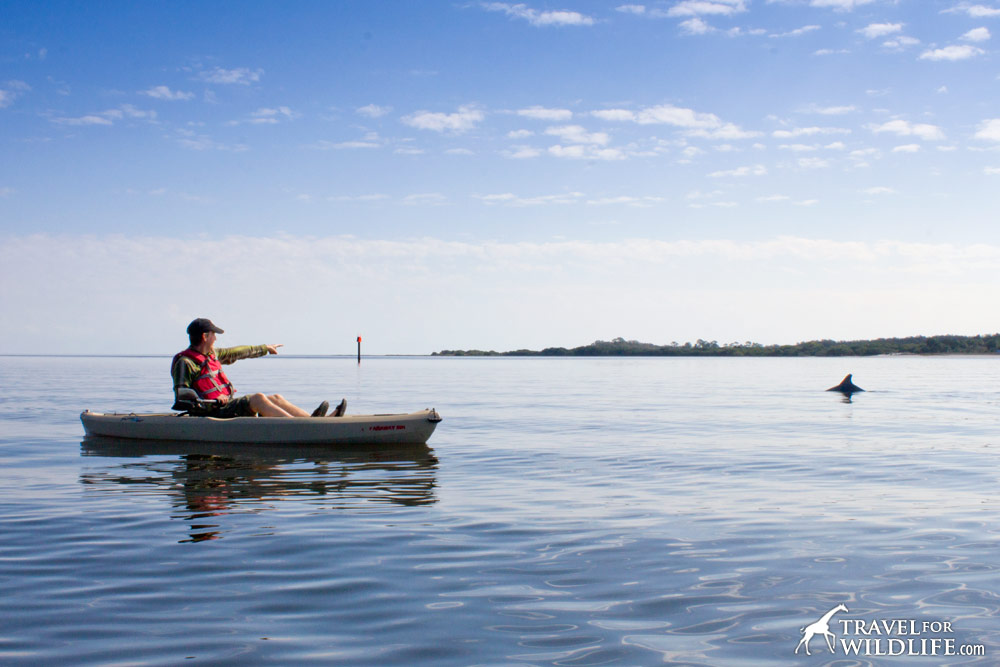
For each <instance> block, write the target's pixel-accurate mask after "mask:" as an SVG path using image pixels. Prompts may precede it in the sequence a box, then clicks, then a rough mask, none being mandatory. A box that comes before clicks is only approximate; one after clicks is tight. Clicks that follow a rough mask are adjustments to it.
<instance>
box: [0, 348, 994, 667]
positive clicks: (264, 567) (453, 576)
mask: <svg viewBox="0 0 1000 667" xmlns="http://www.w3.org/2000/svg"><path fill="white" fill-rule="evenodd" d="M168 365H169V360H168V359H163V358H156V359H153V358H123V359H108V358H101V359H94V358H18V357H6V358H3V357H0V386H2V387H3V388H4V391H3V395H2V397H0V456H2V460H3V466H2V468H0V591H2V594H0V662H2V663H5V664H32V665H37V664H83V665H86V664H101V665H108V664H147V665H175V664H180V663H181V662H184V661H187V662H190V663H202V664H227V663H228V664H237V663H239V664H280V665H287V664H300V663H302V664H307V663H315V664H343V665H414V664H427V665H472V664H492V665H497V664H504V665H655V664H663V663H670V664H699V665H769V664H775V665H784V664H809V665H818V664H838V665H857V664H888V663H892V664H911V663H912V664H934V665H937V664H971V663H976V664H996V663H997V662H1000V569H998V568H1000V529H998V510H1000V488H998V484H997V482H998V470H1000V386H998V384H997V379H998V377H1000V359H994V358H906V357H898V358H878V359H846V360H845V359H819V360H817V359H789V360H777V359H627V360H619V359H436V358H384V359H382V358H380V359H366V360H365V361H364V363H363V364H362V365H361V366H360V367H358V365H357V364H356V362H354V361H353V360H350V359H296V358H287V357H286V358H282V357H277V358H269V359H262V360H253V361H243V362H240V363H239V364H237V365H236V366H235V367H233V369H232V373H231V374H230V375H231V377H232V378H233V380H234V382H235V383H236V384H237V386H238V387H239V388H240V389H242V390H245V391H250V390H254V391H257V390H263V391H281V392H282V393H284V394H285V395H286V396H287V397H288V398H290V399H292V400H293V401H296V402H298V403H300V404H302V405H303V406H304V407H307V408H308V409H310V410H311V409H312V408H313V407H314V406H315V404H316V403H318V402H319V400H320V399H324V398H325V399H329V400H330V401H331V403H335V402H336V401H337V400H339V399H340V398H341V397H342V396H344V397H346V398H347V399H348V403H349V412H387V411H411V410H416V409H421V408H425V407H436V408H437V409H438V410H439V411H440V412H441V414H442V416H443V417H444V421H443V422H442V423H441V424H440V425H439V426H438V430H437V432H436V433H435V434H434V436H433V437H432V438H431V441H430V443H429V446H428V447H423V448H407V449H404V450H399V451H345V452H337V451H322V450H315V449H310V450H302V449H294V448H274V447H271V448H266V449H260V448H258V449H252V448H249V447H248V448H232V447H230V448H228V449H219V448H217V449H212V448H206V447H198V446H196V445H191V446H189V447H177V446H174V447H157V446H153V445H142V444H139V445H134V444H133V445H128V444H125V443H115V442H106V441H102V442H89V441H87V442H85V441H84V440H83V430H82V427H81V425H80V422H79V417H78V415H79V413H80V412H81V411H82V410H83V409H85V408H89V409H92V410H115V409H118V410H136V411H142V410H155V409H163V407H164V406H167V405H169V403H170V395H169V394H170V392H169V377H168V369H167V366H168ZM848 372H853V373H854V374H855V377H854V379H855V382H856V383H857V384H859V385H861V386H862V387H865V388H866V389H868V390H869V391H868V392H866V393H863V394H859V395H856V396H855V397H854V400H853V401H852V402H850V403H847V402H844V401H843V400H842V399H841V397H840V396H838V395H835V394H831V393H826V392H824V391H822V389H824V388H825V387H828V386H831V385H833V384H836V383H837V382H839V381H840V379H841V378H842V377H843V375H845V374H846V373H848ZM112 385H113V386H112ZM841 603H842V604H844V605H845V606H846V607H847V608H848V610H849V611H848V612H840V613H839V614H838V615H836V616H835V617H834V618H833V620H832V621H831V624H830V630H831V631H832V632H833V633H834V634H835V635H836V638H837V640H838V641H839V640H840V639H841V638H844V637H846V636H847V635H848V632H847V630H845V629H844V628H843V627H842V625H840V624H839V623H836V621H838V620H839V619H861V620H862V621H864V622H865V623H871V622H873V621H875V620H885V619H912V620H914V621H915V622H918V623H919V622H924V621H927V622H949V623H951V627H950V628H949V629H950V630H951V632H944V631H938V632H936V633H935V632H930V631H925V632H922V634H921V635H920V638H921V639H934V638H937V639H941V640H944V639H947V638H951V639H952V641H954V642H955V645H956V646H967V645H968V646H972V647H977V646H981V647H982V651H983V652H984V653H985V657H979V658H969V657H962V656H957V655H956V656H953V657H942V656H941V655H938V656H935V657H920V656H919V655H918V656H903V657H895V658H892V657H881V656H878V655H875V654H877V652H878V649H877V647H876V648H874V649H873V648H872V647H871V646H870V645H869V650H868V653H867V654H863V655H860V656H848V655H845V653H844V651H843V649H842V647H841V646H840V645H835V648H836V649H837V652H836V653H835V654H832V655H831V653H830V652H829V650H828V648H827V646H826V645H825V643H824V639H823V636H822V635H817V636H816V637H815V638H814V639H812V640H811V641H810V643H809V645H808V646H809V647H810V648H811V652H812V656H811V657H806V656H805V655H804V653H803V652H802V651H800V653H799V654H798V655H795V654H794V650H795V648H796V645H797V644H798V643H799V642H800V640H801V639H802V638H803V631H802V629H803V628H804V627H805V626H807V625H809V624H811V623H813V622H814V621H816V620H817V619H819V618H820V616H821V615H822V614H824V612H826V611H828V610H831V609H833V608H834V607H835V606H836V605H837V604H841ZM855 629H856V626H855ZM932 629H933V628H932ZM938 629H939V630H940V628H938ZM852 636H853V637H855V638H860V637H861V635H859V634H858V633H857V632H855V633H854V634H853V635H852ZM869 636H874V635H869ZM922 655H923V654H922Z"/></svg>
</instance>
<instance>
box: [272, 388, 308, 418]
mask: <svg viewBox="0 0 1000 667" xmlns="http://www.w3.org/2000/svg"><path fill="white" fill-rule="evenodd" d="M267 398H268V399H269V400H270V401H271V403H273V404H274V405H276V406H277V407H279V408H280V409H281V410H283V411H284V412H286V413H288V415H289V416H290V417H309V416H310V414H309V413H308V412H306V411H305V410H303V409H302V408H300V407H299V406H297V405H295V404H294V403H291V402H289V401H288V400H287V399H286V398H285V397H284V396H282V395H281V394H271V395H270V396H268V397H267Z"/></svg>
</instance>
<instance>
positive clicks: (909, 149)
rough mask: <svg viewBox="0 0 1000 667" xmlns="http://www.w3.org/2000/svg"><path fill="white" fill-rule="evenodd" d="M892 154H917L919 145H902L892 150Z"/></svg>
mask: <svg viewBox="0 0 1000 667" xmlns="http://www.w3.org/2000/svg"><path fill="white" fill-rule="evenodd" d="M892 152H893V153H919V152H920V144H903V145H902V146H896V147H895V148H893V149H892Z"/></svg>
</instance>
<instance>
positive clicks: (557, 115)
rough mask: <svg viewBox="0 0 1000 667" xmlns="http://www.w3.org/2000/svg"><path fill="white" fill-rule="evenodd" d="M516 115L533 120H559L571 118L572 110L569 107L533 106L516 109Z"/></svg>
mask: <svg viewBox="0 0 1000 667" xmlns="http://www.w3.org/2000/svg"><path fill="white" fill-rule="evenodd" d="M517 115H518V116H523V117H525V118H533V119H535V120H548V121H561V120H569V119H570V118H572V117H573V112H572V111H570V110H569V109H547V108H545V107H540V106H533V107H528V108H527V109H518V110H517Z"/></svg>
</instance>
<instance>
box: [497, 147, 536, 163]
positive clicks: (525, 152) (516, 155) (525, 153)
mask: <svg viewBox="0 0 1000 667" xmlns="http://www.w3.org/2000/svg"><path fill="white" fill-rule="evenodd" d="M501 154H502V155H503V156H504V157H506V158H510V159H512V160H529V159H531V158H536V157H538V156H539V155H541V154H542V151H541V149H538V148H535V147H533V146H514V147H513V148H511V149H510V150H506V151H503V153H501Z"/></svg>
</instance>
